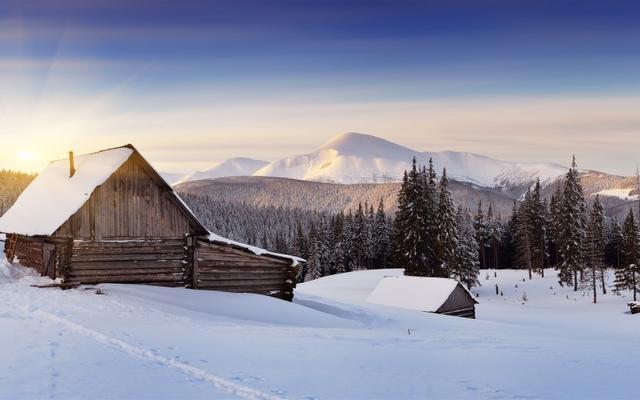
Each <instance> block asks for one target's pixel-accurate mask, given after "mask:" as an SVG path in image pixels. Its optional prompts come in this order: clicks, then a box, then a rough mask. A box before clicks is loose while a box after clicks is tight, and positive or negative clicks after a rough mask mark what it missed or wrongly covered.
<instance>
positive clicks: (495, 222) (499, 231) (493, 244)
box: [476, 204, 504, 268]
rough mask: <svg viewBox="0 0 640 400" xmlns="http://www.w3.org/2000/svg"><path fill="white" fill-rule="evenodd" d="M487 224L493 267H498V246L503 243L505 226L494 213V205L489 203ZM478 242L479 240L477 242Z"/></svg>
mask: <svg viewBox="0 0 640 400" xmlns="http://www.w3.org/2000/svg"><path fill="white" fill-rule="evenodd" d="M486 221H487V222H486V226H487V231H486V232H487V244H488V247H489V248H490V249H492V250H493V251H492V253H493V265H492V267H493V268H499V267H498V248H499V247H500V245H501V243H502V236H503V234H504V232H503V227H502V224H501V222H500V220H499V219H498V218H497V217H496V216H495V215H494V214H493V206H492V205H491V204H489V209H488V210H487V217H486ZM476 244H477V242H476Z"/></svg>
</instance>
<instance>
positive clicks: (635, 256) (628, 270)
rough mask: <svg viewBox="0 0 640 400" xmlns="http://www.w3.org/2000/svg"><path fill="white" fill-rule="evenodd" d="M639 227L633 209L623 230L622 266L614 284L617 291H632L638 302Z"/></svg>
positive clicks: (617, 271)
mask: <svg viewBox="0 0 640 400" xmlns="http://www.w3.org/2000/svg"><path fill="white" fill-rule="evenodd" d="M638 246H639V243H638V226H637V225H636V221H635V218H634V216H633V209H630V210H629V214H628V215H627V218H626V219H625V221H624V226H623V228H622V264H621V265H620V267H619V268H617V269H616V280H615V282H614V284H615V286H616V289H617V290H625V289H626V290H631V291H632V292H633V300H634V301H636V300H637V292H638V291H639V290H640V288H638V283H639V281H640V276H639V275H640V268H639V267H638V263H639V262H640V248H639V247H638Z"/></svg>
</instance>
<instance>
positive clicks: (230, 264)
mask: <svg viewBox="0 0 640 400" xmlns="http://www.w3.org/2000/svg"><path fill="white" fill-rule="evenodd" d="M198 265H199V266H200V267H203V268H264V269H269V268H272V269H275V270H283V269H285V268H287V267H286V266H284V265H282V264H272V263H269V262H263V261H261V262H255V261H250V262H247V261H244V260H237V261H204V260H202V259H199V260H198Z"/></svg>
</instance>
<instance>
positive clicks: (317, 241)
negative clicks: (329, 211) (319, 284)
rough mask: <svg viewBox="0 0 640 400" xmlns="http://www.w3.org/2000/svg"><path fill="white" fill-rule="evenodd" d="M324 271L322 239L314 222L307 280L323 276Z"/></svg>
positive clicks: (310, 233) (310, 241)
mask: <svg viewBox="0 0 640 400" xmlns="http://www.w3.org/2000/svg"><path fill="white" fill-rule="evenodd" d="M322 273H323V271H322V239H321V238H320V232H319V230H318V229H317V228H316V226H315V225H313V224H312V225H311V229H310V232H309V258H308V259H307V273H306V276H305V280H307V281H311V280H314V279H318V278H321V277H322V275H323V274H322Z"/></svg>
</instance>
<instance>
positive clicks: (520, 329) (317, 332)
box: [0, 263, 640, 399]
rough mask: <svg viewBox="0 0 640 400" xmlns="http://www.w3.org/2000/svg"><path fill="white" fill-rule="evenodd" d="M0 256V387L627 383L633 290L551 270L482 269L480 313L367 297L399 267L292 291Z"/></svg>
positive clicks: (604, 388)
mask: <svg viewBox="0 0 640 400" xmlns="http://www.w3.org/2000/svg"><path fill="white" fill-rule="evenodd" d="M0 266H2V267H0V341H1V342H2V343H4V344H5V345H4V346H0V359H1V360H2V361H3V362H2V364H1V365H0V398H12V399H16V398H18V399H19V398H45V397H50V398H87V397H91V398H136V399H137V398H154V399H165V398H167V399H169V398H257V399H271V398H294V399H346V398H349V399H364V398H367V399H369V398H376V399H377V398H393V399H404V398H438V399H439V398H445V399H448V398H455V399H477V398H497V399H516V398H543V399H556V398H595V399H602V398H607V399H615V398H618V399H627V398H629V399H630V398H634V397H635V395H636V389H635V387H634V384H633V380H631V379H629V374H630V373H632V371H636V370H637V368H638V362H639V361H638V360H640V335H639V334H638V333H640V318H638V317H639V316H631V315H630V314H628V307H627V306H626V302H627V301H628V300H629V294H627V293H624V294H622V295H620V296H617V295H615V294H608V295H607V296H603V297H602V302H601V303H598V304H596V305H594V304H591V303H590V302H591V299H590V297H589V295H588V293H587V294H586V295H584V296H583V295H582V292H578V293H577V294H575V293H573V292H572V291H571V289H569V288H560V287H559V286H558V285H557V283H556V278H555V276H554V275H555V274H554V273H553V272H552V271H549V270H548V271H547V275H548V276H547V277H545V278H544V279H543V278H534V280H531V281H529V280H528V279H526V271H513V270H499V271H497V272H496V273H497V277H495V276H494V271H485V270H483V271H482V273H481V276H480V281H481V283H482V285H483V286H481V287H479V288H474V289H473V290H472V293H473V294H474V295H478V297H477V298H478V300H479V301H480V304H479V305H477V310H478V319H477V320H467V319H463V318H456V317H447V316H441V315H435V314H430V313H423V312H417V311H411V310H403V309H398V308H393V307H386V306H381V305H375V304H370V303H367V302H366V298H367V296H368V295H369V293H370V291H371V290H372V289H373V288H374V287H375V286H376V285H377V283H378V282H379V281H380V279H382V277H384V276H390V275H399V274H401V273H402V271H401V270H397V269H396V270H377V271H360V272H353V273H348V274H343V275H334V276H330V277H326V278H322V279H319V280H317V281H312V282H307V283H304V284H302V285H300V286H299V288H298V290H297V291H296V298H295V303H294V304H291V303H287V302H283V301H279V300H276V299H271V298H267V297H263V296H257V295H248V294H232V293H219V292H205V291H191V290H187V289H175V288H160V287H145V286H132V285H100V286H99V289H100V291H101V292H102V293H104V294H103V295H97V294H96V290H95V289H94V290H83V289H77V290H69V291H60V290H57V289H38V288H33V287H31V286H30V285H31V284H33V283H37V282H39V283H42V282H46V281H47V280H46V279H43V278H39V277H35V276H32V275H30V274H29V273H28V272H27V270H25V269H22V268H17V267H16V266H13V265H7V264H6V263H0ZM487 276H488V277H487ZM523 278H525V281H522V279H523ZM496 283H498V285H499V288H500V290H502V291H503V296H500V295H497V296H496V294H495V284H496ZM516 285H517V287H516ZM525 291H526V293H527V302H525V303H524V304H522V303H523V302H522V295H523V293H524V292H525ZM554 293H555V294H554Z"/></svg>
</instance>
